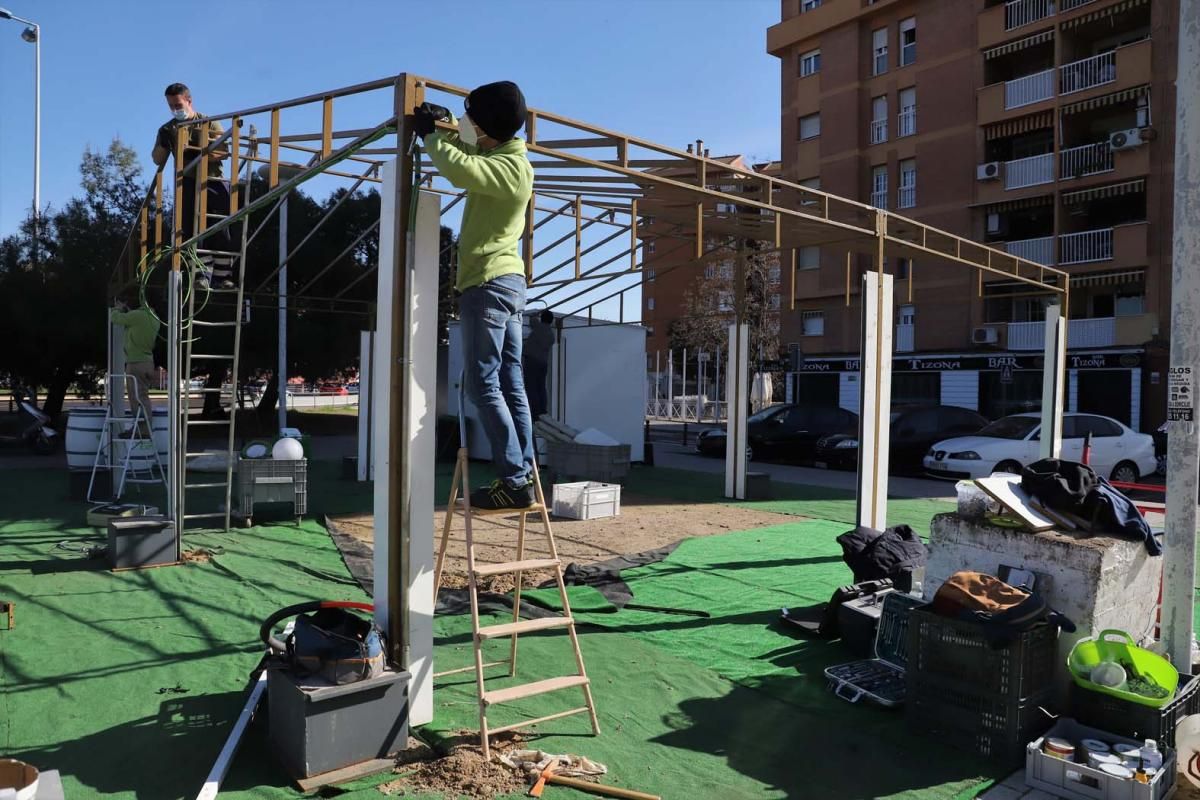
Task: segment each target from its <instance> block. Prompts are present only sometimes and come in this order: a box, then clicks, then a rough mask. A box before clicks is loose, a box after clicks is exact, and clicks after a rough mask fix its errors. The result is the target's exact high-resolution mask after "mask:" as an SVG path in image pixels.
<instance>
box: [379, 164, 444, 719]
mask: <svg viewBox="0 0 1200 800" xmlns="http://www.w3.org/2000/svg"><path fill="white" fill-rule="evenodd" d="M395 189H396V162H390V163H388V164H385V165H384V168H383V186H382V188H381V191H380V219H381V220H382V221H383V224H381V225H380V227H379V278H378V288H377V297H378V300H379V302H378V305H377V319H376V330H378V331H380V335H378V336H376V337H375V357H374V360H373V364H374V366H375V371H377V372H382V373H383V374H384V375H386V374H387V371H386V370H385V369H384V365H385V364H391V363H393V361H394V360H396V359H405V358H406V359H408V360H409V363H410V379H409V383H408V385H407V386H406V387H405V391H406V393H407V396H408V397H409V398H410V402H411V406H410V408H411V416H410V417H409V419H408V420H407V427H408V429H409V431H410V436H411V440H410V443H409V446H408V454H409V460H410V462H411V464H412V465H423V466H419V467H416V468H413V469H403V468H402V465H400V464H392V463H391V460H390V459H391V448H390V447H389V443H390V438H391V436H392V433H393V432H392V430H391V419H390V415H389V414H388V413H386V410H387V409H388V408H390V406H389V402H390V398H389V395H390V391H389V390H390V386H389V383H388V381H387V380H386V379H381V380H373V381H372V384H373V386H372V390H373V392H374V396H373V398H372V399H373V405H374V406H375V408H376V409H378V410H380V411H381V412H383V413H379V414H376V415H375V416H374V429H375V434H374V451H375V466H376V472H377V474H378V475H380V476H384V475H390V474H392V472H393V470H394V471H395V474H397V475H400V476H402V480H406V481H407V482H408V487H407V491H406V492H405V495H406V496H407V498H408V501H409V509H408V530H405V531H402V536H401V542H402V549H401V552H399V553H392V552H389V546H388V541H389V536H388V532H389V531H390V530H391V529H392V528H393V527H394V526H399V525H401V524H402V523H403V521H402V520H399V519H392V518H391V516H390V513H391V512H390V508H391V503H390V499H391V498H390V494H389V481H386V480H377V481H375V582H374V601H375V621H376V623H377V624H378V625H379V626H380V628H382V629H383V630H388V617H387V615H388V591H389V587H388V568H389V564H391V563H392V562H393V561H398V562H399V563H400V565H401V566H400V573H399V574H400V575H401V576H402V578H403V580H404V587H403V589H402V590H401V595H402V597H403V598H404V599H403V602H402V603H401V606H402V608H403V609H405V611H404V614H405V619H404V622H403V623H402V627H403V631H404V641H403V642H402V645H403V649H402V653H403V662H402V663H401V665H400V666H401V667H403V668H404V669H406V670H408V671H409V672H410V673H411V674H412V682H411V683H410V684H409V721H410V723H411V724H413V725H422V724H424V723H426V722H430V721H432V719H433V607H434V597H433V527H434V526H433V503H434V496H433V493H434V479H433V470H432V469H429V468H428V466H431V465H432V464H433V462H434V424H433V423H434V409H435V402H436V397H437V299H438V248H439V244H440V233H439V231H440V226H439V219H440V202H439V200H438V196H437V195H434V194H430V193H426V192H421V193H420V194H419V195H418V196H416V197H414V199H413V202H415V203H416V204H417V214H416V230H415V231H414V232H412V233H410V234H409V235H410V237H412V243H411V244H408V243H406V242H403V241H401V242H397V241H394V236H393V231H394V230H395V227H394V225H393V222H394V215H395V209H394V204H395V197H396V191H395ZM406 246H408V247H409V248H410V249H409V254H410V256H411V258H409V259H406V260H405V261H406V264H407V269H408V281H407V282H408V286H409V287H410V289H411V295H409V297H408V306H409V307H408V321H409V328H410V332H409V335H408V338H407V341H406V344H405V346H406V347H407V349H408V352H403V353H397V352H393V351H392V342H391V336H390V335H388V334H386V333H385V332H390V331H391V330H392V315H393V309H392V307H391V306H392V302H391V297H392V290H393V285H394V283H393V281H394V280H395V276H394V275H393V265H394V264H395V260H394V259H393V253H394V252H395V248H396V247H406ZM360 391H361V387H360ZM396 434H397V435H400V434H401V432H400V431H397V432H396Z"/></svg>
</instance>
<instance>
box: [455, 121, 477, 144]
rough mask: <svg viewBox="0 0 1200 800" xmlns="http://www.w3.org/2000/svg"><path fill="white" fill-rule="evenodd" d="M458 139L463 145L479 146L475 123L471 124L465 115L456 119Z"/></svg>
mask: <svg viewBox="0 0 1200 800" xmlns="http://www.w3.org/2000/svg"><path fill="white" fill-rule="evenodd" d="M458 138H459V139H462V142H463V144H469V145H476V144H479V134H478V133H477V132H476V131H475V123H473V122H471V118H470V117H468V116H467V115H466V114H463V115H462V116H461V117H459V118H458Z"/></svg>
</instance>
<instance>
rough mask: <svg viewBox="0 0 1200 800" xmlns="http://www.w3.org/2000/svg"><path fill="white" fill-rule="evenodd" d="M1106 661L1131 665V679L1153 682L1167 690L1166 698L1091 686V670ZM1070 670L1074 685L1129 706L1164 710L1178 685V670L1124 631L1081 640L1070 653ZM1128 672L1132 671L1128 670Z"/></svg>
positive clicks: (1104, 633) (1109, 632) (1115, 631)
mask: <svg viewBox="0 0 1200 800" xmlns="http://www.w3.org/2000/svg"><path fill="white" fill-rule="evenodd" d="M1104 661H1116V662H1117V663H1121V664H1130V665H1132V666H1133V668H1134V672H1133V673H1132V674H1131V675H1130V677H1138V676H1140V677H1142V678H1143V679H1146V680H1152V681H1153V682H1154V683H1157V684H1158V685H1159V686H1161V687H1162V688H1164V689H1166V690H1167V694H1166V696H1165V697H1146V696H1145V695H1140V694H1137V693H1136V692H1131V691H1128V690H1126V689H1114V688H1112V687H1109V686H1101V685H1100V684H1098V683H1092V681H1091V680H1089V679H1088V676H1089V675H1091V674H1092V667H1095V666H1096V665H1097V664H1100V663H1102V662H1104ZM1067 668H1068V669H1069V670H1071V677H1072V678H1074V680H1075V683H1076V684H1077V685H1078V686H1081V687H1083V688H1084V689H1089V690H1091V691H1093V692H1100V693H1101V694H1107V695H1112V696H1113V697H1119V698H1120V699H1122V700H1128V701H1129V702H1130V703H1137V704H1139V705H1143V706H1149V707H1151V708H1162V707H1163V706H1165V705H1166V704H1167V703H1169V702H1171V699H1172V698H1174V697H1175V689H1176V688H1177V687H1178V685H1179V671H1178V670H1176V669H1175V667H1173V666H1172V665H1171V662H1170V661H1167V660H1166V659H1165V658H1163V657H1162V656H1160V655H1157V654H1155V653H1151V652H1150V651H1149V650H1144V649H1142V648H1141V647H1138V646H1137V645H1136V644H1134V643H1133V638H1132V637H1130V635H1129V634H1128V633H1126V632H1125V631H1117V630H1107V631H1101V632H1100V635H1099V636H1095V637H1091V638H1087V639H1080V640H1079V641H1078V642H1076V643H1075V646H1074V647H1072V648H1071V654H1070V655H1068V656H1067ZM1126 672H1127V673H1128V672H1129V669H1128V668H1126Z"/></svg>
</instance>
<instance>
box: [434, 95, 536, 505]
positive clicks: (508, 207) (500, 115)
mask: <svg viewBox="0 0 1200 800" xmlns="http://www.w3.org/2000/svg"><path fill="white" fill-rule="evenodd" d="M465 108H466V113H465V114H463V116H462V119H460V120H458V122H457V125H458V132H457V133H452V132H449V131H439V130H437V128H436V117H437V112H436V110H435V109H434V108H432V107H430V106H428V105H422V106H421V107H420V108H418V109H417V111H416V114H415V128H416V133H417V135H419V136H421V137H422V139H423V140H424V143H425V152H426V153H427V154H428V155H429V160H430V161H432V162H433V163H434V166H436V167H437V169H438V172H439V173H440V174H441V175H442V177H443V178H445V179H446V180H448V181H450V183H452V184H453V185H454V186H456V187H458V188H459V189H465V190H466V192H467V200H466V207H465V208H464V210H463V216H462V229H461V231H460V232H459V236H458V278H457V280H456V282H455V290H456V291H457V292H458V294H459V300H458V306H459V316H460V318H461V325H462V328H461V330H462V341H463V363H464V365H465V369H464V371H465V380H466V390H467V395H468V397H470V398H471V402H472V403H474V404H475V407H476V408H477V409H479V416H480V419H481V421H482V423H483V428H484V431H485V432H486V433H487V437H488V441H489V442H490V443H491V446H492V459H493V461H494V462H495V464H496V468H497V472H498V473H499V476H500V477H499V478H498V479H497V480H495V481H493V483H492V485H491V486H488V487H486V488H482V489H478V490H476V491H474V492H472V493H471V505H472V506H474V507H475V508H485V509H494V508H526V507H528V506H531V505H533V503H534V502H535V493H534V490H533V481H532V479H531V476H532V470H533V421H532V419H531V417H530V414H529V401H528V399H527V398H526V396H525V378H524V375H523V373H522V371H521V340H522V324H521V317H522V313H523V312H524V310H525V264H524V261H523V260H522V259H521V254H520V252H519V249H518V242H519V241H520V238H521V234H522V232H523V231H524V227H525V210H526V206H527V204H528V203H529V197H530V195H531V194H532V192H533V167H532V166H531V165H530V163H529V157H528V155H527V154H526V150H525V142H524V141H522V140H521V139H518V138H517V137H516V134H517V131H519V130H520V129H521V127H522V126H524V124H525V114H526V110H525V97H524V95H522V94H521V90H520V89H519V88H518V87H517V85H516V84H515V83H512V82H511V81H500V82H497V83H489V84H486V85H484V86H480V87H479V88H478V89H476V90H475V91H473V92H471V94H469V95H468V96H467V99H466V103H465ZM451 121H452V122H453V119H452V120H451Z"/></svg>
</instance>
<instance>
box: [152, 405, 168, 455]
mask: <svg viewBox="0 0 1200 800" xmlns="http://www.w3.org/2000/svg"><path fill="white" fill-rule="evenodd" d="M152 417H153V418H152V419H151V423H152V424H151V426H150V433H151V436H153V438H154V449H156V450H158V460H159V461H160V462H162V465H163V468H164V469H165V468H166V466H167V456H168V455H169V454H170V452H171V437H170V431H168V430H167V423H168V422H169V421H170V418H171V417H170V415H169V414H168V413H167V409H165V408H156V409H154V413H153V415H152Z"/></svg>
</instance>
